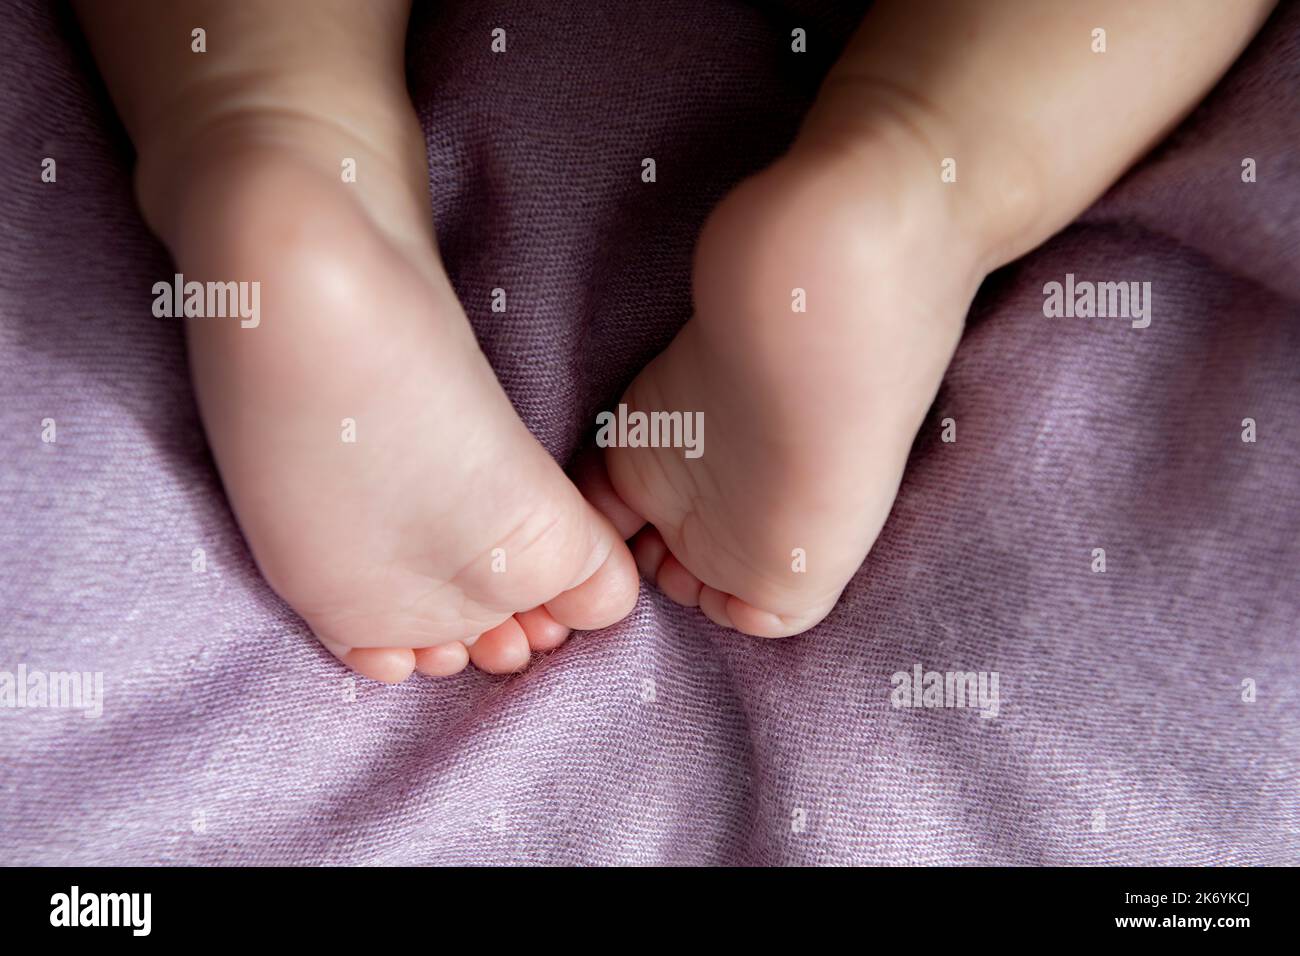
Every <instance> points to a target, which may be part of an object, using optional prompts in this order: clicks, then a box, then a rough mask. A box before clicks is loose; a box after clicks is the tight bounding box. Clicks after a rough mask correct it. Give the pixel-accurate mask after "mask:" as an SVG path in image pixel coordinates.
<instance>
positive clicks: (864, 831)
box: [0, 0, 1300, 864]
mask: <svg viewBox="0 0 1300 956" xmlns="http://www.w3.org/2000/svg"><path fill="white" fill-rule="evenodd" d="M51 7H53V9H51ZM860 12H861V11H860V10H859V11H852V10H849V11H845V10H843V9H840V10H839V11H838V12H836V11H832V10H829V9H821V8H820V7H818V6H817V5H808V6H806V7H801V8H798V9H788V8H783V7H778V6H774V5H769V4H763V5H752V6H747V5H743V4H739V3H735V2H722V0H709V2H700V0H675V2H656V3H653V4H650V3H646V4H633V3H626V2H618V0H609V2H591V0H588V2H582V3H574V4H569V3H557V2H554V0H536V2H520V0H513V2H477V0H476V2H472V3H471V2H463V3H448V4H443V5H439V6H438V7H437V8H436V9H434V8H429V9H424V8H421V9H418V10H417V11H416V14H415V16H414V20H413V23H412V28H411V38H410V50H409V64H410V65H409V71H410V85H411V89H412V95H413V97H414V99H415V102H416V103H417V105H418V107H419V110H420V114H421V118H422V121H423V123H424V127H425V130H426V134H427V138H428V147H429V159H430V166H431V179H432V187H433V205H434V209H433V215H434V217H435V221H436V223H437V227H438V234H439V242H440V244H441V247H442V249H443V252H444V255H445V259H446V264H447V267H448V270H449V272H450V274H451V276H452V278H453V280H454V282H455V284H456V287H457V289H458V290H459V292H460V293H461V295H462V298H463V300H464V302H465V304H466V308H467V310H468V311H469V313H470V316H471V319H472V321H473V322H474V326H475V329H476V331H477V333H478V336H479V339H480V341H481V343H482V346H483V348H484V350H485V352H486V353H487V355H488V357H489V358H490V359H491V361H492V364H493V366H494V367H495V368H496V370H497V372H498V374H499V375H500V377H501V380H502V382H503V384H504V386H505V388H506V390H507V391H508V393H509V394H510V396H511V398H512V399H513V401H514V402H515V404H516V406H517V408H518V410H519V412H520V414H521V415H522V416H523V418H524V420H525V421H526V422H527V423H528V425H529V427H530V428H531V429H532V431H533V433H534V434H536V435H537V436H538V437H539V438H540V439H541V441H542V442H544V443H545V445H546V447H547V448H548V449H549V450H550V451H551V452H552V454H554V455H555V456H556V458H557V459H559V460H561V461H565V460H568V459H569V457H570V456H571V455H572V454H573V453H574V452H575V450H577V449H578V448H579V446H580V445H581V444H582V442H583V441H584V440H585V439H586V438H587V437H588V436H589V434H590V430H591V428H592V424H593V421H594V416H595V414H596V412H597V410H599V409H601V408H603V407H607V406H608V405H610V404H611V403H612V402H613V401H614V400H616V398H617V396H618V394H619V392H620V391H621V389H622V388H623V387H624V386H625V385H626V383H627V382H628V381H629V380H630V379H631V378H632V376H633V375H634V374H635V373H636V372H637V370H639V369H640V368H641V367H642V365H644V363H645V362H646V361H647V360H648V359H649V358H650V357H652V356H653V355H654V354H655V353H656V352H657V351H658V350H659V349H661V348H662V347H663V346H664V345H665V344H666V343H667V342H668V341H669V339H670V338H671V337H672V335H673V333H674V331H675V330H676V329H677V328H678V327H679V326H680V324H681V323H682V322H683V320H684V319H685V318H686V315H687V312H688V309H689V268H690V253H691V247H692V243H693V239H694V236H695V234H696V232H697V230H698V228H699V225H700V223H701V221H702V219H703V217H704V216H705V215H706V213H707V211H708V209H709V208H710V206H711V204H712V203H714V202H716V200H717V199H718V198H719V196H721V195H722V194H723V193H724V192H725V190H726V189H727V188H728V187H729V186H730V185H731V184H733V183H735V182H736V181H737V180H738V179H739V178H741V177H742V176H744V175H745V174H747V173H748V172H751V171H753V170H755V169H757V168H760V167H761V166H762V165H763V164H765V163H766V162H768V161H770V160H771V159H772V158H773V157H774V156H776V155H777V154H779V152H780V151H781V150H782V149H783V148H784V146H785V145H786V144H787V143H788V142H789V140H790V137H791V136H792V134H793V132H794V130H795V128H796V126H797V123H798V121H799V117H800V115H801V113H802V111H803V110H804V109H805V108H806V106H807V104H808V102H809V101H810V99H811V97H812V95H813V93H814V92H815V90H816V85H817V81H818V79H819V77H820V76H821V75H822V74H823V73H824V71H825V69H826V68H827V66H828V65H829V64H830V63H831V62H832V61H833V59H834V56H835V54H836V52H837V50H838V48H839V47H840V46H841V45H842V43H843V42H844V40H845V39H846V38H847V36H848V34H849V32H850V31H851V29H852V27H853V26H854V23H855V20H856V19H857V17H858V15H860ZM496 26H502V27H505V28H506V30H507V36H508V49H507V52H506V53H505V54H501V55H495V56H494V55H492V54H491V53H490V51H489V42H490V32H491V30H492V28H493V27H496ZM793 26H802V27H804V28H805V29H807V30H808V36H809V52H808V53H807V54H804V55H803V56H802V57H798V56H796V55H794V54H792V53H791V52H790V43H789V36H790V29H791V28H792V27H793ZM0 78H3V83H0V89H3V93H2V94H0V160H2V161H3V165H4V168H5V169H6V170H7V171H8V179H7V182H6V184H5V204H4V205H5V211H4V215H3V216H0V544H2V547H0V671H5V670H7V671H11V672H12V671H15V670H16V668H17V667H18V665H20V664H24V665H26V666H27V667H28V668H31V669H36V668H39V669H43V670H47V671H65V670H73V669H75V670H79V671H101V672H103V675H104V694H105V699H104V712H103V715H102V716H101V717H100V718H99V719H96V720H88V719H85V718H83V717H82V716H81V715H78V714H76V713H70V712H68V711H66V710H56V709H30V708H29V709H16V708H0V863H4V864H62V863H74V864H90V863H120V864H155V863H194V864H213V863H259V864H271V863H385V864H399V863H402V864H435V863H471V862H472V863H511V862H528V863H581V862H587V863H673V864H686V863H725V864H759V863H788V864H803V863H899V864H902V863H910V864H937V863H961V864H975V863H984V864H1001V863H1015V864H1036V863H1099V862H1116V863H1130V864H1143V863H1175V862H1178V863H1192V864H1200V863H1212V862H1231V863H1274V864H1276V863H1291V864H1296V863H1300V647H1298V640H1297V638H1298V637H1300V635H1298V634H1297V621H1300V597H1298V593H1300V588H1298V587H1297V584H1298V583H1300V432H1297V424H1298V423H1300V5H1296V4H1290V5H1285V6H1284V8H1283V9H1282V10H1281V11H1280V12H1279V13H1278V14H1277V15H1275V16H1274V18H1273V19H1272V20H1271V21H1270V22H1269V24H1268V25H1267V26H1266V28H1265V30H1264V32H1263V33H1262V34H1261V36H1260V37H1259V38H1257V40H1256V41H1255V43H1254V44H1253V45H1252V46H1251V48H1250V49H1249V50H1248V51H1247V53H1246V55H1245V56H1244V57H1243V58H1242V60H1241V61H1240V62H1239V63H1238V64H1237V66H1236V67H1234V69H1233V71H1232V72H1231V73H1230V74H1229V75H1228V76H1227V77H1226V78H1225V80H1224V81H1223V82H1222V83H1221V84H1220V85H1219V87H1218V88H1217V89H1216V90H1215V91H1214V93H1213V94H1212V95H1211V97H1210V98H1209V99H1208V100H1207V102H1206V103H1205V104H1204V105H1203V106H1202V107H1201V108H1200V109H1198V110H1197V112H1196V113H1194V114H1193V115H1192V116H1191V117H1190V118H1189V119H1188V120H1187V121H1186V122H1185V123H1184V124H1183V125H1182V126H1181V127H1180V128H1179V129H1178V131H1177V132H1176V133H1175V134H1174V135H1173V136H1172V137H1171V138H1170V139H1169V140H1168V141H1167V142H1165V143H1163V144H1162V145H1161V146H1160V147H1159V148H1158V149H1157V150H1156V151H1155V153H1154V154H1153V155H1151V156H1149V157H1147V159H1146V160H1144V161H1143V163H1142V164H1141V165H1140V166H1139V167H1138V168H1137V169H1136V170H1134V171H1133V172H1132V173H1130V175H1129V176H1128V177H1126V179H1125V180H1124V181H1123V182H1121V183H1120V184H1119V185H1118V186H1117V187H1116V188H1115V189H1113V190H1112V191H1111V193H1110V194H1109V195H1108V196H1107V197H1105V198H1104V199H1103V200H1102V201H1101V202H1099V203H1098V204H1097V205H1096V206H1095V207H1094V208H1093V209H1091V210H1090V211H1089V212H1088V213H1087V214H1086V215H1085V216H1084V217H1083V218H1082V219H1081V220H1080V221H1079V222H1078V223H1076V224H1075V225H1073V226H1072V227H1071V228H1069V229H1068V230H1066V231H1065V232H1064V233H1062V234H1061V235H1059V236H1057V237H1056V238H1055V239H1053V240H1052V241H1051V242H1049V243H1048V244H1047V245H1046V246H1044V247H1043V248H1041V249H1039V250H1037V251H1036V252H1034V253H1032V254H1031V255H1029V256H1027V257H1026V258H1025V259H1023V260H1021V261H1020V262H1018V263H1015V264H1013V265H1012V266H1010V267H1008V268H1007V269H1004V270H1002V271H1001V272H1000V273H999V274H997V275H995V276H994V277H992V278H991V279H990V280H989V281H988V282H987V283H986V285H985V288H984V289H983V290H982V292H981V295H980V297H979V299H978V300H977V301H976V303H975V306H974V308H973V310H972V314H971V317H970V321H969V325H968V331H967V334H966V336H965V338H964V340H963V342H962V345H961V347H960V350H959V352H958V354H957V357H956V360H955V362H954V363H953V366H952V368H951V370H950V372H949V374H948V376H947V379H946V381H945V384H944V387H943V389H942V391H941V393H940V396H939V399H938V401H937V403H936V406H935V409H934V413H933V415H932V416H931V419H930V421H929V422H928V423H927V425H926V426H925V428H924V429H923V431H922V433H921V435H920V436H919V438H918V440H917V444H916V448H915V451H914V453H913V457H912V461H911V463H910V465H909V468H908V472H907V475H906V478H905V480H904V482H903V486H902V490H901V493H900V496H899V499H898V503H897V505H896V506H895V508H894V512H893V514H892V516H891V518H890V520H889V522H888V524H887V526H886V527H885V530H884V533H883V535H882V536H881V538H880V541H879V543H878V544H877V546H876V548H875V550H874V551H873V552H872V554H871V555H870V557H869V558H868V560H867V562H866V563H865V565H864V566H863V568H862V569H861V571H860V573H859V574H858V575H857V576H856V577H855V578H854V580H853V582H852V583H851V584H850V586H849V588H848V590H847V591H846V593H845V595H844V597H843V599H842V601H841V602H840V604H839V606H838V607H837V608H836V610H835V611H834V613H833V614H832V615H831V616H830V617H829V618H828V619H827V620H826V621H825V622H824V623H823V624H822V625H821V626H819V627H818V628H817V629H816V630H814V631H812V632H810V633H808V634H805V635H803V636H801V637H798V638H795V639H791V640H786V641H778V642H761V641H755V640H750V639H746V638H744V637H741V636H738V635H735V634H731V633H726V632H723V631H722V630H720V629H718V628H715V627H714V626H713V625H711V624H710V623H708V622H707V621H706V620H705V619H704V618H703V617H702V616H701V615H700V614H698V613H696V612H695V611H692V610H685V609H682V608H678V607H676V606H673V605H671V604H670V603H669V602H667V601H666V600H665V599H664V598H662V597H661V596H660V595H659V594H658V593H657V592H655V591H654V590H652V589H650V588H645V589H643V592H642V595H641V598H640V602H639V603H638V605H637V607H636V609H635V611H634V612H633V614H632V615H631V616H630V617H629V618H628V619H626V620H625V621H623V622H622V623H620V624H619V625H617V626H615V627H612V628H610V629H608V630H607V631H604V632H601V633H594V634H588V635H581V636H579V637H578V638H577V639H576V640H574V641H573V642H571V643H570V644H569V645H568V646H566V647H564V648H563V649H562V650H560V651H559V652H557V653H555V654H553V655H551V656H549V657H548V658H546V659H544V660H541V661H539V662H538V664H537V665H536V666H535V667H534V668H533V669H532V670H531V671H529V672H528V673H526V674H524V675H522V676H519V677H515V678H511V679H498V678H489V677H485V676H483V675H481V674H478V673H474V672H468V673H466V674H464V675H461V676H459V677H457V678H453V679H449V680H442V681H438V682H433V681H427V680H412V681H410V682H408V683H407V684H405V685H402V686H399V687H393V688H389V687H383V686H379V685H376V684H371V683H367V682H364V681H360V680H357V681H353V680H352V679H350V678H348V677H347V676H346V675H345V673H344V672H343V671H342V669H341V668H340V666H339V665H338V664H337V663H336V662H335V661H334V660H333V659H332V658H330V657H329V656H328V655H327V654H326V653H324V652H323V651H322V650H321V649H320V648H319V647H318V646H317V645H316V643H315V642H314V641H313V640H312V639H311V638H310V636H309V635H308V633H307V631H306V630H305V628H304V626H303V624H302V623H301V622H300V621H299V620H298V619H297V617H296V616H295V615H294V614H293V613H292V612H291V611H289V610H288V609H287V608H286V607H285V606H284V605H283V604H282V603H281V602H280V601H279V600H278V599H277V598H276V597H275V596H274V595H273V594H272V593H271V592H270V591H269V589H268V588H267V586H266V585H265V584H264V583H263V582H262V580H261V579H260V578H259V576H258V575H257V573H256V571H255V569H254V567H253V565H252V562H251V559H250V557H249V555H248V553H247V550H246V548H245V545H244V543H243V540H242V538H241V537H240V535H239V533H238V530H237V529H236V527H235V524H234V522H233V519H232V517H231V514H230V512H229V510H228V508H227V505H226V502H225V498H224V496H223V493H222V490H221V486H220V483H219V481H218V479H217V477H216V473H215V471H214V468H213V464H212V461H211V458H210V456H209V453H208V451H207V447H206V444H205V442H204V439H203V435H202V431H201V428H200V425H199V422H198V418H197V415H196V411H195V407H194V403H193V398H192V396H191V392H190V387H189V384H188V379H187V372H186V367H185V358H184V352H183V347H182V345H183V344H182V338H181V334H180V329H179V328H178V326H177V324H175V323H174V322H171V321H168V320H159V319H155V318H153V317H152V315H151V314H150V303H151V296H150V294H149V289H150V286H151V285H152V283H153V282H154V281H156V280H157V279H158V278H160V277H166V276H169V275H170V274H171V269H170V265H169V263H168V261H167V257H166V255H165V254H164V252H163V251H162V250H161V248H160V246H159V245H158V244H157V243H156V242H155V241H154V240H153V239H152V238H151V237H150V236H149V234H148V232H147V231H146V229H145V227H144V226H143V224H142V223H141V221H140V218H139V216H138V214H137V212H136V211H135V207H134V204H133V201H132V197H131V189H130V167H131V152H130V147H129V145H128V144H127V142H126V140H125V139H124V137H123V135H122V133H121V130H120V128H119V127H118V125H117V122H116V120H115V119H114V118H113V114H112V110H111V107H110V105H109V103H108V101H107V98H106V96H105V94H104V91H103V88H102V84H101V82H100V81H99V79H98V78H97V75H96V73H95V71H94V68H93V66H92V65H91V64H90V61H89V59H88V57H87V56H86V53H85V51H84V47H83V45H82V41H81V40H80V39H79V37H78V34H77V30H76V27H75V24H73V23H72V22H71V20H70V18H69V16H68V14H67V13H66V12H61V11H60V10H59V8H58V7H57V6H56V5H49V4H46V3H43V2H38V0H15V2H12V3H8V4H6V5H5V7H4V9H3V11H0ZM46 156H51V157H55V158H56V159H57V162H58V181H57V183H56V184H48V183H42V182H41V181H40V178H39V172H40V162H41V159H42V158H43V157H46ZM644 157H653V158H655V160H656V163H657V174H658V175H657V182H655V183H653V184H647V183H643V182H642V181H641V177H640V172H641V160H642V159H643V158H644ZM1246 157H1250V158H1253V159H1254V160H1255V161H1256V163H1257V168H1258V181H1257V182H1255V183H1250V184H1248V183H1243V182H1242V181H1241V177H1240V169H1241V163H1242V160H1243V158H1246ZM1066 273H1074V274H1076V275H1077V276H1078V277H1079V278H1080V279H1094V280H1129V279H1132V280H1143V281H1150V282H1152V288H1153V313H1152V321H1151V325H1150V327H1149V328H1147V329H1142V330H1134V329H1131V328H1129V326H1128V324H1127V323H1125V322H1122V321H1114V320H1093V319H1048V318H1045V317H1044V315H1043V309H1042V304H1043V285H1044V283H1047V282H1050V281H1054V280H1056V281H1060V280H1062V279H1063V277H1064V276H1065V274H1066ZM498 286H500V287H504V288H506V289H508V290H509V296H510V304H511V309H510V312H509V313H508V314H506V315H498V314H493V313H492V312H491V311H490V308H489V306H490V290H491V289H492V288H494V287H498ZM948 417H951V418H953V419H954V420H955V421H956V423H957V441H956V442H955V443H951V444H948V443H944V442H942V441H941V440H940V431H941V427H940V422H941V421H942V419H944V418H948ZM1248 417H1249V418H1253V419H1254V420H1255V421H1256V422H1257V428H1258V440H1257V441H1256V442H1255V443H1243V442H1242V440H1241V431H1242V426H1241V422H1242V420H1243V419H1244V418H1248ZM45 418H53V419H55V421H56V422H57V429H58V431H57V441H56V442H55V443H52V444H50V443H46V442H43V441H42V440H41V431H42V420H43V419H45ZM852 505H853V503H852V502H846V507H852ZM758 517H759V519H760V520H761V516H758ZM198 547H201V548H203V549H204V551H205V553H206V556H207V571H206V573H195V572H194V571H193V570H192V554H193V551H194V549H195V548H198ZM1094 548H1104V549H1105V551H1106V562H1107V567H1106V572H1105V573H1094V571H1093V549H1094ZM915 664H921V665H922V666H923V667H924V668H925V669H927V670H938V671H948V670H961V671H987V672H997V673H998V674H999V675H1000V709H999V712H998V715H997V716H996V717H995V718H992V719H983V718H981V717H980V716H979V715H978V714H977V713H976V712H975V711H973V710H970V709H897V708H895V707H893V706H892V705H891V701H890V692H891V690H892V684H891V680H890V678H891V675H892V674H894V673H895V672H896V671H909V672H910V671H911V670H912V668H913V666H914V665H915ZM1247 680H1249V681H1253V682H1254V686H1255V688H1256V693H1257V697H1256V699H1255V700H1254V701H1253V702H1247V701H1245V700H1243V694H1244V693H1245V692H1244V691H1243V681H1247ZM1246 696H1249V695H1248V694H1247V695H1246Z"/></svg>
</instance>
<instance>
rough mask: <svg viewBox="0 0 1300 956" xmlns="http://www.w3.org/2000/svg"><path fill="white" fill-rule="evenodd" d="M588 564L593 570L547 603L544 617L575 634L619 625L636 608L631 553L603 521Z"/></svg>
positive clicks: (599, 526) (634, 578)
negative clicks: (591, 565)
mask: <svg viewBox="0 0 1300 956" xmlns="http://www.w3.org/2000/svg"><path fill="white" fill-rule="evenodd" d="M593 517H595V519H596V521H597V522H598V531H597V535H598V541H597V544H596V548H595V549H594V550H593V556H592V561H591V564H595V565H596V567H595V570H594V571H592V572H591V573H590V574H589V575H587V576H586V578H585V580H582V581H581V582H580V583H579V584H577V585H575V586H574V587H571V588H569V589H568V590H567V591H564V592H563V593H561V594H559V595H557V596H556V597H554V598H552V599H551V600H549V601H547V602H546V611H547V613H548V614H549V615H550V616H551V617H552V618H553V619H554V620H555V621H556V622H558V623H559V624H562V625H563V626H565V627H568V628H572V629H573V630H575V631H595V630H599V629H600V628H602V627H609V626H610V625H611V624H613V623H615V622H616V621H621V620H622V619H623V618H625V617H627V615H628V614H629V613H631V611H632V608H633V606H635V604H636V598H637V592H638V590H639V582H638V579H637V573H636V564H635V562H634V561H633V560H632V553H631V552H630V551H628V549H627V545H626V544H624V543H623V541H622V539H621V538H620V537H619V536H618V533H617V532H616V531H615V530H614V526H613V525H611V524H610V523H609V522H608V521H607V520H605V519H604V518H602V517H600V516H598V515H594V516H593Z"/></svg>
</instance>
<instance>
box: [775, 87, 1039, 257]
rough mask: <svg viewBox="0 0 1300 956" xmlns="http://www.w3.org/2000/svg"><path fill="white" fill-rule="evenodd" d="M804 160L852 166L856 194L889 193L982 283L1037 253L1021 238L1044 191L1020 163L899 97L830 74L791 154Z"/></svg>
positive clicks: (1007, 151) (922, 104)
mask: <svg viewBox="0 0 1300 956" xmlns="http://www.w3.org/2000/svg"><path fill="white" fill-rule="evenodd" d="M812 150H822V151H825V152H828V153H830V152H838V153H840V154H842V155H844V156H846V157H851V158H850V159H849V160H848V161H849V162H855V161H856V162H857V163H859V164H860V165H861V168H862V170H863V175H862V176H861V177H860V178H861V179H862V180H863V182H864V187H865V188H877V189H882V188H883V189H885V190H888V191H891V192H893V193H895V195H896V196H897V197H898V198H897V199H896V200H895V205H896V206H897V207H898V208H899V209H900V212H901V214H902V215H904V216H908V215H914V216H917V217H918V218H931V222H932V224H931V226H930V227H929V228H936V227H937V228H941V229H943V228H946V229H947V230H948V232H949V235H950V236H953V237H954V238H956V240H957V242H958V243H959V244H960V245H961V246H962V247H964V249H965V252H966V253H967V254H968V255H969V257H970V259H971V267H972V268H973V270H974V271H975V272H977V273H978V276H979V278H981V279H982V278H983V276H985V275H987V274H988V273H989V272H991V271H993V270H994V269H996V268H998V267H999V266H1002V265H1005V264H1006V263H1007V262H1010V261H1011V260H1012V259H1014V258H1016V257H1017V256H1019V255H1022V254H1023V253H1024V252H1026V251H1028V249H1029V248H1032V246H1033V245H1034V244H1036V241H1034V242H1030V243H1028V244H1027V243H1026V237H1029V236H1034V235H1036V234H1037V232H1038V231H1039V229H1038V226H1039V224H1040V223H1041V221H1042V218H1043V208H1044V202H1043V196H1044V190H1043V187H1042V183H1041V176H1040V175H1039V173H1038V170H1037V169H1036V167H1035V165H1034V164H1033V163H1032V162H1030V161H1029V160H1028V159H1027V158H1025V157H1026V154H1025V153H1024V152H1023V151H1018V150H1016V149H1015V148H1014V145H1013V144H1010V143H1007V142H1005V141H1003V140H997V141H993V140H992V139H991V138H990V137H988V136H977V135H972V134H971V133H970V132H969V131H968V130H967V129H965V128H963V126H962V125H961V124H959V123H956V122H954V121H952V120H950V119H949V118H948V117H947V116H946V115H945V114H943V113H941V112H940V111H939V110H937V109H935V108H933V107H932V106H930V105H928V104H927V103H926V101H925V100H924V98H922V97H919V96H916V95H913V94H910V93H908V92H906V91H904V90H903V89H902V88H901V87H896V86H894V85H892V84H885V83H882V82H880V81H877V80H874V79H871V78H860V77H856V76H837V75H835V74H832V76H831V77H830V78H828V80H827V82H826V83H825V85H824V86H823V88H822V90H821V92H820V93H819V94H818V97H817V101H816V103H815V104H814V106H813V109H812V110H811V111H810V112H809V114H808V117H807V119H806V120H805V122H804V125H803V128H802V129H801V130H800V133H799V137H798V139H797V140H796V143H795V146H794V149H792V151H791V152H792V154H793V153H798V152H807V151H812ZM854 157H855V158H856V159H854ZM900 225H902V226H903V227H905V226H906V224H905V223H902V224H900Z"/></svg>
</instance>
